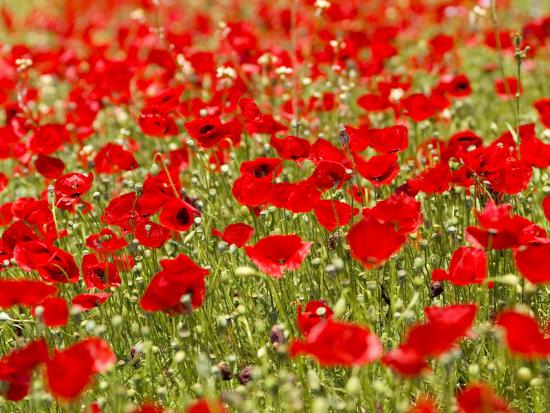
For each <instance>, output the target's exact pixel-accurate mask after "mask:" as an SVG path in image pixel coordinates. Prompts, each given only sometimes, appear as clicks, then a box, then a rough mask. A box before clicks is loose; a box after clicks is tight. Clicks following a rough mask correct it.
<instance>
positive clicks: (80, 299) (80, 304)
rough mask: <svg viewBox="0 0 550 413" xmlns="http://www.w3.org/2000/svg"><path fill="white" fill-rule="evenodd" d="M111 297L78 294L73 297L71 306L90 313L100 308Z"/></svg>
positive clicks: (99, 294)
mask: <svg viewBox="0 0 550 413" xmlns="http://www.w3.org/2000/svg"><path fill="white" fill-rule="evenodd" d="M110 296H111V294H110V293H96V294H78V295H75V296H74V297H73V299H72V300H71V304H72V306H73V307H74V308H76V309H78V310H80V311H88V310H91V309H92V308H95V307H99V306H100V305H101V304H103V303H104V302H105V301H107V299H108V298H109V297H110Z"/></svg>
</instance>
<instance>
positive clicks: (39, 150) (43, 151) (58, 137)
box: [29, 124, 70, 155]
mask: <svg viewBox="0 0 550 413" xmlns="http://www.w3.org/2000/svg"><path fill="white" fill-rule="evenodd" d="M69 141H70V135H69V132H68V131H67V128H66V127H65V126H64V125H55V124H49V125H42V126H40V127H38V128H37V129H36V130H34V131H33V133H32V135H31V138H30V140H29V149H30V150H31V152H32V153H36V154H40V155H49V154H51V153H53V152H55V151H56V150H58V149H59V148H60V147H61V145H63V143H66V142H69Z"/></svg>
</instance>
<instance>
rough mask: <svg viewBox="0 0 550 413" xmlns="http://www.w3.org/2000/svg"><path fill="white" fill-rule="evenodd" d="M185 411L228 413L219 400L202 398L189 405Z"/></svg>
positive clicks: (191, 412)
mask: <svg viewBox="0 0 550 413" xmlns="http://www.w3.org/2000/svg"><path fill="white" fill-rule="evenodd" d="M185 413H228V411H227V409H226V408H225V407H224V406H223V404H222V403H221V402H220V401H218V400H207V399H200V400H197V401H195V402H194V403H192V404H191V405H190V406H189V407H187V409H186V410H185Z"/></svg>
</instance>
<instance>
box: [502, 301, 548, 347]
mask: <svg viewBox="0 0 550 413" xmlns="http://www.w3.org/2000/svg"><path fill="white" fill-rule="evenodd" d="M495 324H496V325H497V326H499V327H501V328H502V329H504V331H505V336H504V339H505V342H506V345H507V346H508V349H509V350H510V352H511V353H512V354H515V355H518V356H521V357H525V358H544V357H548V356H550V338H546V337H545V334H544V332H543V331H542V330H541V329H540V328H539V325H538V323H537V321H536V320H535V319H534V318H532V317H530V316H529V315H527V314H522V313H518V312H516V311H513V310H507V311H504V312H502V313H501V314H499V316H498V317H497V319H496V321H495Z"/></svg>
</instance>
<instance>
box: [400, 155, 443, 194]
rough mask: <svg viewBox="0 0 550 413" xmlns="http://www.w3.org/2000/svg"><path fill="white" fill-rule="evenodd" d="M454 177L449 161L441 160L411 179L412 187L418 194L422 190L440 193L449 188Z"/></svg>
mask: <svg viewBox="0 0 550 413" xmlns="http://www.w3.org/2000/svg"><path fill="white" fill-rule="evenodd" d="M452 178H453V175H452V173H451V169H450V168H449V164H448V163H447V162H439V163H438V164H437V165H435V166H434V167H432V168H429V169H426V170H425V171H424V172H422V173H421V174H420V175H418V176H417V177H415V178H413V179H411V180H410V181H409V185H410V186H411V189H412V190H413V192H414V193H415V194H416V193H418V192H419V191H422V192H424V193H426V194H440V193H442V192H445V191H446V190H447V189H449V184H450V182H451V180H452Z"/></svg>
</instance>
